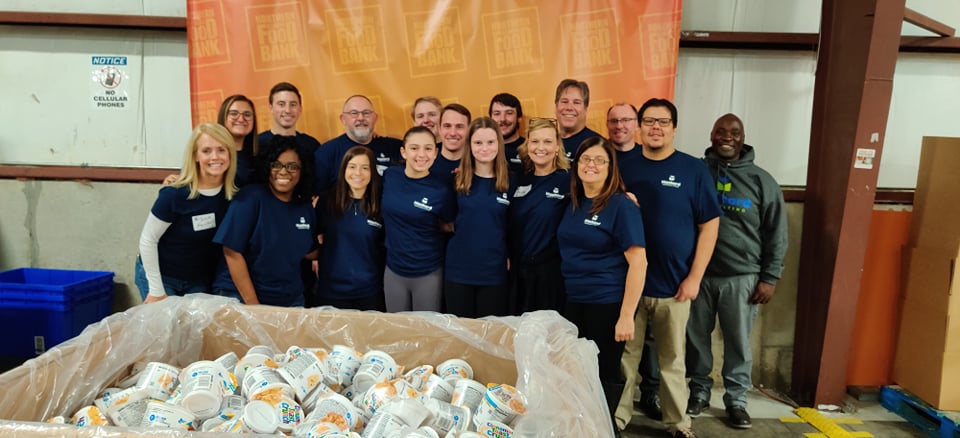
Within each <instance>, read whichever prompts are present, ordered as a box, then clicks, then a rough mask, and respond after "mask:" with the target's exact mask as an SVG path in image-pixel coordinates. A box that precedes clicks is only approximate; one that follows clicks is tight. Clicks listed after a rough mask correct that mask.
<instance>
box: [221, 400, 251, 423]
mask: <svg viewBox="0 0 960 438" xmlns="http://www.w3.org/2000/svg"><path fill="white" fill-rule="evenodd" d="M246 405H247V399H245V398H243V396H239V395H228V396H226V397H224V398H223V403H221V404H220V412H217V417H219V418H221V419H223V420H230V419H233V418H236V417H239V416H241V415H243V408H244V406H246Z"/></svg>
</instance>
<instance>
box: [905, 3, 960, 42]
mask: <svg viewBox="0 0 960 438" xmlns="http://www.w3.org/2000/svg"><path fill="white" fill-rule="evenodd" d="M903 21H906V22H907V23H910V24H912V25H914V26H917V27H919V28H921V29H923V30H928V31H930V32H933V33H935V34H937V35H940V36H944V37H952V36H954V35H955V34H956V33H957V30H956V29H954V28H952V27H950V26H947V25H946V24H943V23H941V22H939V21H937V20H934V19H932V18H930V17H928V16H926V15H923V14H921V13H919V12H917V11H914V10H913V9H910V8H906V9H904V11H903Z"/></svg>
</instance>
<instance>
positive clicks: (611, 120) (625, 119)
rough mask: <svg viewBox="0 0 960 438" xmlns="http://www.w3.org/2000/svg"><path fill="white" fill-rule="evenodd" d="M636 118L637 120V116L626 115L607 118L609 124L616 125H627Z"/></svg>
mask: <svg viewBox="0 0 960 438" xmlns="http://www.w3.org/2000/svg"><path fill="white" fill-rule="evenodd" d="M634 120H637V118H636V117H624V118H622V119H607V124H608V125H614V126H616V125H617V124H618V123H623V124H624V125H626V124H627V123H630V122H632V121H634Z"/></svg>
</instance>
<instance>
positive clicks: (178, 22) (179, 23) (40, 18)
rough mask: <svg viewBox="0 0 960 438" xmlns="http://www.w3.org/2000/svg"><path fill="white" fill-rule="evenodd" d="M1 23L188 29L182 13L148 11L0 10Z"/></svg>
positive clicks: (107, 27)
mask: <svg viewBox="0 0 960 438" xmlns="http://www.w3.org/2000/svg"><path fill="white" fill-rule="evenodd" d="M0 24H19V25H32V26H67V27H96V28H106V29H139V30H173V31H182V32H185V31H186V30H187V19H186V18H184V17H158V16H149V15H108V14H64V13H51V12H10V11H0Z"/></svg>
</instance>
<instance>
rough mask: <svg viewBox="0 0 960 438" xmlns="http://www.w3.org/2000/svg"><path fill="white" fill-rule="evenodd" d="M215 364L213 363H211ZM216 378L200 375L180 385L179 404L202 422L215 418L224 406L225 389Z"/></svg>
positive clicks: (209, 375)
mask: <svg viewBox="0 0 960 438" xmlns="http://www.w3.org/2000/svg"><path fill="white" fill-rule="evenodd" d="M211 363H213V362H211ZM215 379H217V377H216V376H214V375H211V374H198V375H196V376H194V377H190V378H188V379H187V380H186V381H185V382H184V383H183V384H182V385H180V395H179V397H177V399H178V403H177V404H179V405H180V406H182V407H183V408H184V409H186V410H188V411H190V412H192V413H193V415H195V416H196V417H197V419H200V420H206V419H208V418H211V417H214V416H216V415H217V413H219V412H220V407H221V405H222V404H223V389H222V386H221V384H220V382H218V381H217V380H215Z"/></svg>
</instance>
